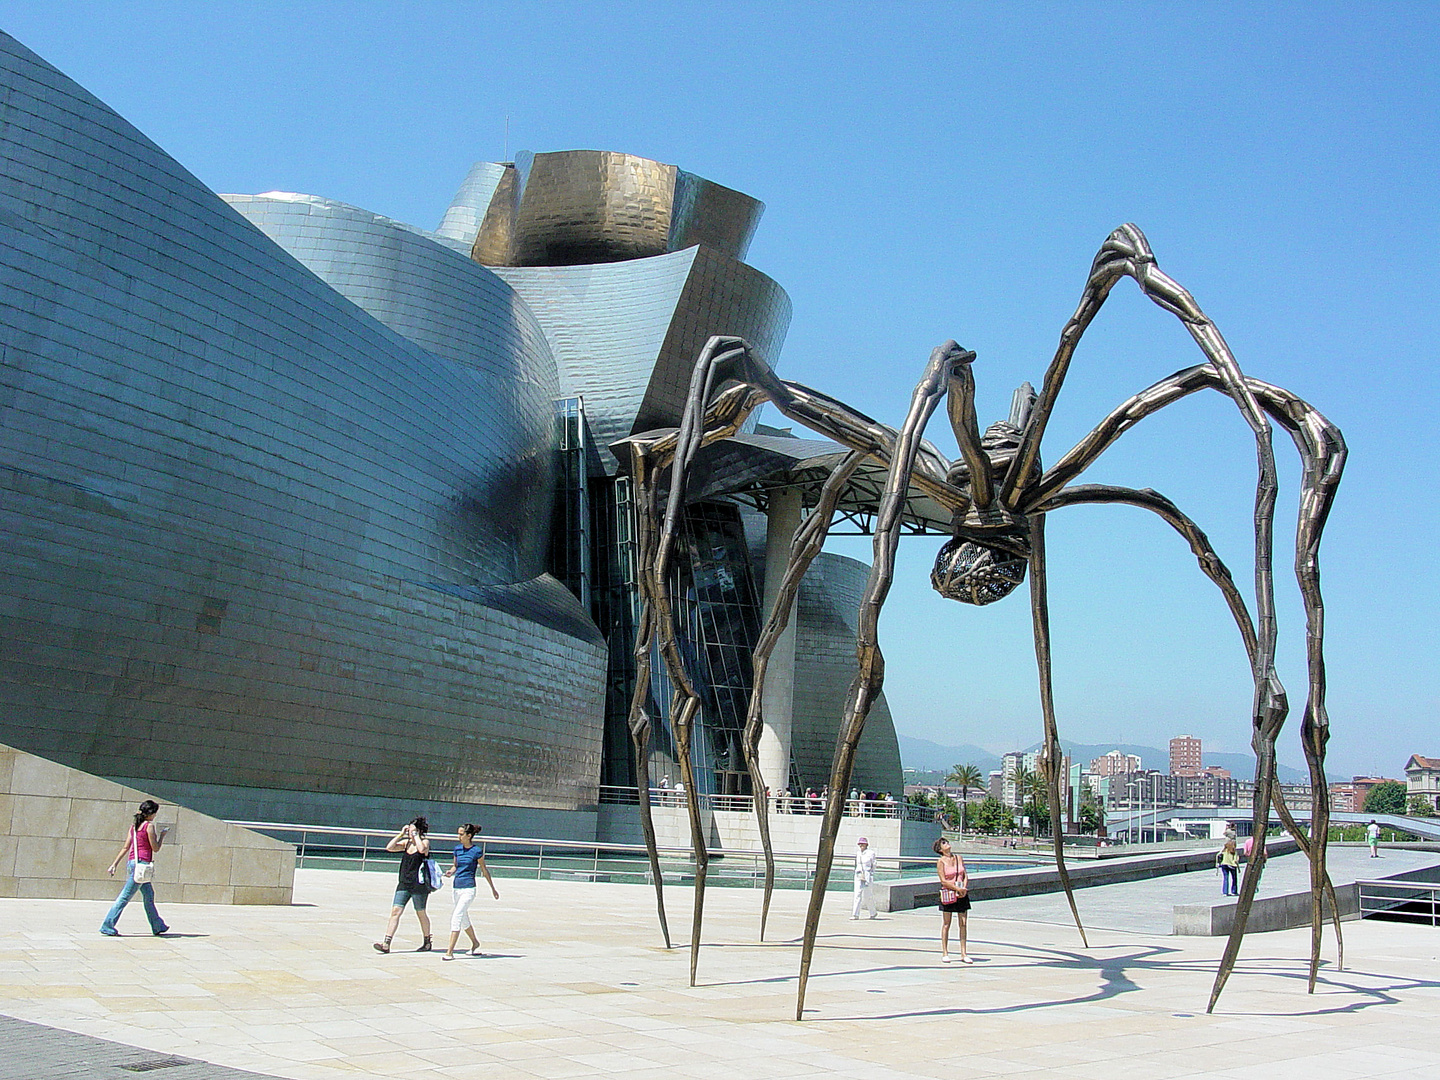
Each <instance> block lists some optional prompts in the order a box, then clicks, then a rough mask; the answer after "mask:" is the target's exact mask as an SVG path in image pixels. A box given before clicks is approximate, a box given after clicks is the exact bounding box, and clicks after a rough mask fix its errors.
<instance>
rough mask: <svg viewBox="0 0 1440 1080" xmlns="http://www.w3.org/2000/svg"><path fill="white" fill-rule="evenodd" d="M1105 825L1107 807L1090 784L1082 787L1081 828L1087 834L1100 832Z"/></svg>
mask: <svg viewBox="0 0 1440 1080" xmlns="http://www.w3.org/2000/svg"><path fill="white" fill-rule="evenodd" d="M1104 824H1105V807H1104V806H1103V805H1102V804H1101V802H1100V799H1099V798H1098V797H1097V796H1096V794H1095V792H1094V791H1092V790H1091V788H1090V785H1089V784H1082V785H1081V787H1080V828H1082V829H1084V830H1085V831H1086V832H1099V831H1100V826H1102V825H1104Z"/></svg>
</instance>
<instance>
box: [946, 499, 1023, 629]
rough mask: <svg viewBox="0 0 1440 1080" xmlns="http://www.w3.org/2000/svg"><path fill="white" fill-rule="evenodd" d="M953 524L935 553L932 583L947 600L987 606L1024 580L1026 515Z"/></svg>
mask: <svg viewBox="0 0 1440 1080" xmlns="http://www.w3.org/2000/svg"><path fill="white" fill-rule="evenodd" d="M975 516H976V515H967V517H966V522H965V523H960V524H957V525H955V526H954V530H955V532H954V535H953V536H951V538H950V539H949V540H947V541H946V542H945V544H944V545H943V546H942V547H941V548H940V550H939V552H938V553H937V554H936V555H935V569H934V570H932V571H930V586H931V588H933V589H934V590H935V591H936V592H938V593H939V594H940V595H941V596H943V597H945V598H946V599H947V600H958V601H960V603H962V604H974V605H975V606H976V607H984V606H985V605H986V604H993V603H994V602H995V601H997V600H1003V599H1005V597H1007V596H1009V595H1010V594H1011V593H1012V592H1014V591H1015V589H1016V588H1017V587H1018V586H1019V585H1020V583H1021V582H1023V581H1024V580H1025V569H1026V567H1027V566H1029V564H1030V554H1031V545H1030V525H1029V522H1028V521H1026V519H1025V518H1023V517H1017V516H1014V515H1009V517H1010V520H1009V521H1007V522H1005V523H1003V524H998V525H994V526H985V525H981V524H970V523H969V522H970V520H971V519H972V518H973V517H975Z"/></svg>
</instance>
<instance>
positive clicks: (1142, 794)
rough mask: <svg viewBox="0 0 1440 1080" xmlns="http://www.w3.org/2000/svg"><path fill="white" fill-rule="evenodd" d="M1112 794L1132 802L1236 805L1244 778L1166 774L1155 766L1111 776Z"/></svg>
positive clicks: (1119, 798) (1128, 802)
mask: <svg viewBox="0 0 1440 1080" xmlns="http://www.w3.org/2000/svg"><path fill="white" fill-rule="evenodd" d="M1110 791H1111V794H1112V798H1113V799H1114V800H1115V801H1116V803H1117V804H1118V805H1128V806H1149V805H1160V806H1215V807H1221V806H1234V805H1235V801H1236V798H1237V797H1238V795H1239V791H1240V782H1239V781H1238V780H1234V779H1232V778H1230V777H1228V776H1227V777H1220V776H1204V775H1201V776H1176V775H1174V774H1170V775H1166V774H1165V773H1162V772H1157V771H1155V770H1154V769H1147V770H1144V771H1143V772H1133V773H1126V774H1124V775H1122V776H1118V777H1112V778H1111V780H1110Z"/></svg>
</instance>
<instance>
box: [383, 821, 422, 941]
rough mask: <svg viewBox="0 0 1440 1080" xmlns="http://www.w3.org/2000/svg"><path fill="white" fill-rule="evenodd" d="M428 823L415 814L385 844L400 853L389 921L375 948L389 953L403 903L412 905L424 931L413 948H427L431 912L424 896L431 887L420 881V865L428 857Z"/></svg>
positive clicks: (386, 847)
mask: <svg viewBox="0 0 1440 1080" xmlns="http://www.w3.org/2000/svg"><path fill="white" fill-rule="evenodd" d="M429 832H430V823H429V822H428V821H426V820H425V819H424V818H423V817H417V818H416V819H415V820H414V821H412V822H410V824H408V825H406V826H405V827H404V828H403V829H401V830H400V831H399V832H398V833H396V834H395V835H394V836H393V837H391V838H390V842H389V843H388V844H386V845H385V850H386V851H398V852H399V853H400V881H399V883H398V884H397V886H396V888H395V902H394V905H393V906H392V907H391V908H390V921H389V922H388V923H386V924H385V940H384V941H377V942H375V951H376V952H380V953H388V952H389V951H390V942H391V941H392V940H394V938H395V930H396V928H397V927H399V925H400V913H401V912H403V911H404V910H405V905H406V904H414V905H415V915H416V917H417V918H418V919H419V920H420V932H421V933H422V934H424V935H425V940H424V941H423V942H422V943H421V945H420V948H418V949H416V950H415V951H416V952H429V951H430V916H429V915H426V914H425V900H426V898H427V897H428V896H429V895H430V893H431V892H432V891H433V889H432V888H430V887H429V885H428V884H422V883H421V881H420V868H421V867H422V866H424V865H425V860H426V859H428V858H429V857H430V837H429V835H428V834H429Z"/></svg>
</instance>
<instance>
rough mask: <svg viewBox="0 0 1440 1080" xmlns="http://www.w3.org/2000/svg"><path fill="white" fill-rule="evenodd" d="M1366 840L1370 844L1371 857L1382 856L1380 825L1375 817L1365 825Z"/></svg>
mask: <svg viewBox="0 0 1440 1080" xmlns="http://www.w3.org/2000/svg"><path fill="white" fill-rule="evenodd" d="M1365 842H1366V843H1367V844H1369V845H1370V858H1372V859H1378V858H1380V826H1379V825H1378V824H1377V823H1376V821H1375V819H1374V818H1371V819H1370V824H1369V825H1366V826H1365Z"/></svg>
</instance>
